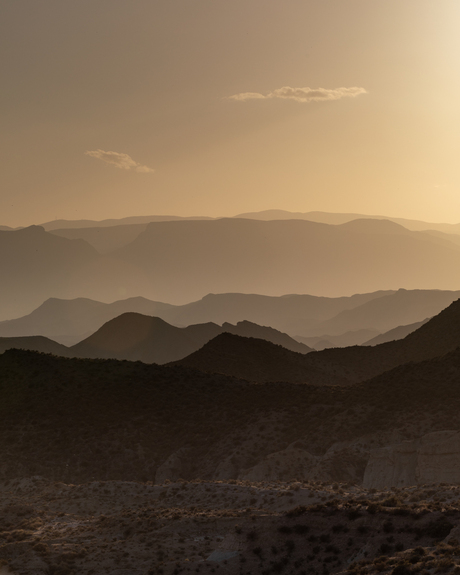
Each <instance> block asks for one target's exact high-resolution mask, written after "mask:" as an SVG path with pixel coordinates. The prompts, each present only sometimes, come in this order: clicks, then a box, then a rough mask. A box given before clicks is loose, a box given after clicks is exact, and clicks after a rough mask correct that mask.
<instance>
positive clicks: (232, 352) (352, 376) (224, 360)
mask: <svg viewBox="0 0 460 575" xmlns="http://www.w3.org/2000/svg"><path fill="white" fill-rule="evenodd" d="M258 345H259V347H260V349H259V350H258V352H257V354H256V353H253V351H252V346H251V345H250V344H249V343H245V342H244V341H240V342H238V343H237V342H236V340H235V339H233V340H232V339H230V338H227V340H226V341H223V340H219V341H218V342H217V343H216V342H213V341H211V342H209V343H208V344H206V345H205V346H204V347H203V348H202V349H200V350H198V351H197V352H196V353H195V354H193V356H191V357H190V358H184V359H183V360H181V361H180V362H178V363H179V364H181V365H187V366H193V367H194V368H196V369H200V370H202V371H216V372H218V373H225V374H227V375H235V376H236V375H237V376H240V377H245V378H247V379H251V380H256V381H265V380H266V379H265V378H266V373H267V370H266V368H265V362H266V361H267V357H269V355H270V350H269V349H268V347H267V346H266V345H265V346H264V344H263V343H260V344H258ZM226 346H227V347H228V351H227V349H226ZM459 346H460V300H457V301H455V302H454V303H452V304H451V305H450V306H449V307H448V308H446V309H445V310H443V311H442V312H441V313H440V314H438V315H437V316H435V317H434V318H432V319H431V320H429V321H428V322H427V323H425V324H424V325H422V326H421V327H420V328H419V329H417V330H416V331H414V332H412V333H410V334H409V335H408V336H406V337H405V338H404V339H401V340H398V341H391V342H388V343H383V344H380V345H376V346H374V347H368V346H363V347H360V346H353V347H347V348H334V349H325V350H323V351H318V352H312V353H310V354H308V355H305V356H294V355H289V354H280V355H279V356H278V362H277V363H276V368H275V369H276V372H275V373H276V374H278V373H282V372H283V371H284V374H285V376H284V379H285V380H288V381H302V380H303V381H305V382H309V383H316V384H318V385H322V384H323V382H324V381H325V378H324V375H325V374H328V375H329V376H330V378H331V379H330V384H333V385H335V384H336V383H337V382H338V380H340V379H342V381H344V380H348V381H349V382H357V381H363V380H366V379H369V378H371V377H374V376H376V375H378V374H380V373H383V372H385V371H388V370H390V369H393V368H394V367H396V366H399V365H403V364H406V363H408V362H419V361H423V360H426V359H430V358H435V357H438V356H442V355H444V354H446V353H448V352H450V351H452V350H454V349H456V348H457V347H459ZM262 348H264V350H265V351H264V352H263V353H262V351H261V349H262ZM294 373H295V376H294V379H292V380H291V379H290V377H293V374H294ZM257 374H260V377H261V378H262V379H259V380H257V379H256V376H257ZM302 374H303V375H302ZM318 374H321V377H320V378H319V379H317V375H318ZM302 377H303V379H302ZM326 382H327V378H326Z"/></svg>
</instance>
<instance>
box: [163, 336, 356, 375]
mask: <svg viewBox="0 0 460 575" xmlns="http://www.w3.org/2000/svg"><path fill="white" fill-rule="evenodd" d="M304 357H305V356H304V355H303V354H300V353H295V352H293V351H290V350H287V349H285V348H284V347H281V346H280V345H275V344H273V343H271V342H269V341H264V340H262V339H256V338H252V337H241V336H239V335H235V334H231V333H222V334H221V335H218V336H217V337H215V338H214V339H212V340H211V341H210V342H209V343H207V344H206V345H204V346H203V347H202V348H201V349H199V350H198V351H196V352H194V353H192V354H191V355H189V356H187V357H186V358H184V359H182V360H179V361H177V362H174V364H172V365H180V366H183V367H188V368H194V369H199V370H201V371H205V372H210V373H225V374H226V375H230V376H232V377H238V378H242V379H246V380H248V381H258V382H268V381H289V382H293V383H313V384H315V385H346V384H349V383H350V382H349V381H348V380H347V379H345V378H341V377H334V376H333V375H331V374H329V373H327V374H326V373H324V372H322V371H321V370H318V369H315V368H314V367H311V368H306V367H305V362H304Z"/></svg>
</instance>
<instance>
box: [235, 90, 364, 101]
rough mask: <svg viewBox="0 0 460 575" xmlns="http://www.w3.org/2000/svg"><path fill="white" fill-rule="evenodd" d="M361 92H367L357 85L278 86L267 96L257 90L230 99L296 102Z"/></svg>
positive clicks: (322, 99) (354, 94) (354, 95)
mask: <svg viewBox="0 0 460 575" xmlns="http://www.w3.org/2000/svg"><path fill="white" fill-rule="evenodd" d="M360 94H367V91H366V90H365V89H364V88H358V87H356V86H354V87H352V88H334V89H332V90H328V89H326V88H290V87H289V86H284V88H278V89H276V90H273V92H269V93H268V94H266V95H265V96H264V95H263V94H258V93H257V92H242V93H241V94H235V95H234V96H230V97H229V99H230V100H239V101H244V100H268V99H270V98H281V99H284V100H295V101H296V102H321V101H330V100H340V99H341V98H356V96H359V95H360Z"/></svg>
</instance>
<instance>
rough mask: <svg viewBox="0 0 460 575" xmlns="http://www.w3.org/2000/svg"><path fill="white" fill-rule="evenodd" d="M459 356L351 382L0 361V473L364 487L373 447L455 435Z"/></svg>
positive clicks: (39, 357) (8, 357)
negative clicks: (254, 379)
mask: <svg viewBox="0 0 460 575" xmlns="http://www.w3.org/2000/svg"><path fill="white" fill-rule="evenodd" d="M459 379H460V350H456V351H454V352H452V353H450V354H448V355H446V356H444V357H442V358H437V359H434V360H431V361H425V362H422V363H418V364H408V365H405V366H401V367H399V368H397V369H396V370H393V371H392V372H389V373H386V374H382V375H381V376H379V377H378V378H375V379H374V380H372V381H369V382H364V383H361V384H357V385H352V386H348V387H327V386H326V387H317V386H310V385H302V384H289V383H282V382H278V383H266V384H254V383H248V382H246V381H244V380H239V379H236V378H231V377H227V376H219V375H211V374H204V373H201V372H198V371H195V370H191V369H186V368H181V367H165V366H157V365H146V364H142V363H140V362H135V363H133V362H118V361H115V360H80V359H65V358H57V357H53V356H49V355H43V354H37V353H34V352H26V351H18V350H10V351H7V352H5V353H4V354H3V355H1V356H0V406H1V417H0V449H1V453H2V461H1V466H0V477H1V479H2V480H6V479H9V478H13V477H29V476H33V475H42V476H45V477H48V478H50V479H53V480H60V481H66V482H70V483H75V482H81V481H88V480H92V479H98V480H106V479H127V480H144V481H146V480H152V481H157V482H158V481H163V480H165V479H178V478H180V477H183V478H184V479H192V478H208V479H211V478H214V479H232V478H233V479H236V478H240V479H250V480H256V481H259V480H261V479H267V480H268V479H271V480H274V479H285V480H293V479H295V478H299V477H302V478H304V479H311V480H334V481H336V480H346V481H349V480H352V481H361V480H362V477H363V473H364V469H365V466H366V463H367V460H368V457H369V450H370V449H371V448H374V447H379V446H382V445H387V444H388V443H391V442H400V441H402V440H403V439H410V438H415V437H419V436H420V435H423V434H426V433H428V432H431V431H436V430H445V429H458V428H460V386H459V385H458V382H459Z"/></svg>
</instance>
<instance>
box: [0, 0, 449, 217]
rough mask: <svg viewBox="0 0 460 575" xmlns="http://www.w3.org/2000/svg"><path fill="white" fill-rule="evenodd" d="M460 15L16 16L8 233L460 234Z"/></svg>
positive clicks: (46, 0)
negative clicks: (239, 228) (393, 220)
mask: <svg viewBox="0 0 460 575" xmlns="http://www.w3.org/2000/svg"><path fill="white" fill-rule="evenodd" d="M459 30H460V2H459V0H40V1H36V0H3V1H2V2H1V3H0V54H1V60H0V77H1V82H2V84H1V90H0V99H1V108H0V109H1V115H2V116H1V117H2V121H1V130H0V145H1V155H0V158H1V170H0V174H1V176H0V178H1V180H0V186H1V188H0V190H1V191H0V224H3V225H11V226H18V225H27V224H31V223H40V222H44V221H47V220H52V219H54V218H66V219H79V218H91V219H103V218H109V217H123V216H129V215H143V214H176V215H211V216H218V215H234V214H236V213H239V212H244V211H255V210H263V209H270V208H279V209H286V210H292V211H310V210H324V211H346V212H361V213H368V214H385V215H392V216H400V217H410V218H411V217H412V218H418V219H425V220H429V221H449V222H459V221H460V33H459Z"/></svg>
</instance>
